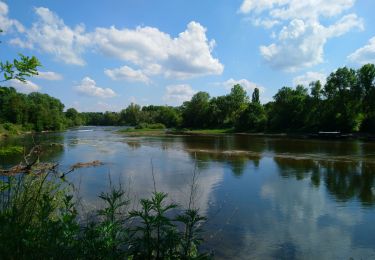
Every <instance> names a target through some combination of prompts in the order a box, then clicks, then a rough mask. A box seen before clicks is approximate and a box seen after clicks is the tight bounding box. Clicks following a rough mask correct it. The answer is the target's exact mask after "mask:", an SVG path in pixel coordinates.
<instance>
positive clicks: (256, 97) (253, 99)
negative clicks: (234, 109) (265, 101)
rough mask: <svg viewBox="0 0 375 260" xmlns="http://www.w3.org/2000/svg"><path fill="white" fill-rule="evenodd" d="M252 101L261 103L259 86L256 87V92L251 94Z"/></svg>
mask: <svg viewBox="0 0 375 260" xmlns="http://www.w3.org/2000/svg"><path fill="white" fill-rule="evenodd" d="M251 102H252V103H260V100H259V89H258V88H255V89H254V92H253V94H252V96H251Z"/></svg>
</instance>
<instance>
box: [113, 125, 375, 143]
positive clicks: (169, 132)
mask: <svg viewBox="0 0 375 260" xmlns="http://www.w3.org/2000/svg"><path fill="white" fill-rule="evenodd" d="M117 133H120V134H125V135H129V136H223V135H244V136H254V137H271V138H282V137H286V138H295V139H320V140H364V141H375V135H374V134H366V133H349V134H344V133H343V134H341V133H335V134H331V135H330V134H327V133H323V134H322V133H249V132H236V131H235V130H234V129H232V128H225V129H150V128H140V129H137V128H126V129H122V130H119V131H117Z"/></svg>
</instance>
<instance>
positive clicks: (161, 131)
mask: <svg viewBox="0 0 375 260" xmlns="http://www.w3.org/2000/svg"><path fill="white" fill-rule="evenodd" d="M117 133H120V134H126V135H131V136H139V135H157V136H163V135H165V134H166V131H165V130H164V129H151V128H141V129H135V128H126V129H122V130H119V131H117Z"/></svg>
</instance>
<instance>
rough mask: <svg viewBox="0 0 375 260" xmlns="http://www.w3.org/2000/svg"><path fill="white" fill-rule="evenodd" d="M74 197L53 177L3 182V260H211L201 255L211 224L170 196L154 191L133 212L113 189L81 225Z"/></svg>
mask: <svg viewBox="0 0 375 260" xmlns="http://www.w3.org/2000/svg"><path fill="white" fill-rule="evenodd" d="M70 192H71V189H70V188H69V186H67V185H66V183H65V182H64V181H63V180H62V179H60V178H59V177H58V176H57V175H54V174H52V173H42V174H34V173H30V174H28V175H23V174H20V175H18V176H16V177H8V178H3V179H2V180H0V255H1V256H2V259H207V258H208V255H206V254H202V253H200V252H199V250H198V247H199V245H200V244H201V243H202V242H203V240H202V238H201V232H202V230H201V228H200V225H201V223H202V222H203V221H205V220H206V219H205V218H204V217H202V216H200V215H199V213H198V210H197V209H188V210H185V211H182V210H181V209H179V208H178V206H177V205H176V204H173V203H167V194H166V193H162V192H156V191H155V192H154V193H153V194H152V197H151V198H150V199H142V200H141V201H140V206H141V207H140V209H139V210H132V211H129V210H128V205H129V199H128V198H127V196H126V194H125V192H124V191H123V189H122V188H121V187H118V188H116V187H113V186H112V187H111V190H110V191H109V192H107V193H101V194H100V195H99V199H100V200H101V201H102V202H103V207H102V208H101V209H99V210H97V211H96V212H93V214H92V218H90V219H86V220H82V218H81V217H80V216H79V215H78V211H77V209H76V205H77V204H76V202H75V199H74V197H73V196H72V195H69V193H70ZM176 212H177V213H176ZM178 212H180V213H178ZM174 216H176V217H174Z"/></svg>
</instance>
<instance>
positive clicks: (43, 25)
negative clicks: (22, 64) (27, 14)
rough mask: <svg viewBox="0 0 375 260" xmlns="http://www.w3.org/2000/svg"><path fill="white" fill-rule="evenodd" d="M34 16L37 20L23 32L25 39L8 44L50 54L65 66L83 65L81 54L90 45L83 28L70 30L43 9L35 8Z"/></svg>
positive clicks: (78, 26) (81, 26)
mask: <svg viewBox="0 0 375 260" xmlns="http://www.w3.org/2000/svg"><path fill="white" fill-rule="evenodd" d="M35 14H36V15H37V17H38V20H37V22H35V23H33V25H32V27H31V28H30V29H28V30H27V31H26V32H25V38H26V39H25V40H22V39H20V38H14V39H13V40H11V41H10V43H12V44H15V45H18V46H20V47H23V48H31V49H38V50H40V51H42V52H45V53H49V54H52V55H53V56H54V57H55V58H56V59H57V60H59V61H62V62H64V63H67V64H75V65H84V64H85V61H84V60H83V58H82V54H83V52H84V51H85V48H86V47H87V46H89V45H90V44H91V41H90V37H89V36H88V35H87V34H85V27H84V26H83V25H77V26H76V27H75V28H71V27H69V26H67V25H65V23H64V21H63V20H62V19H60V18H59V17H58V16H57V15H56V14H55V13H53V12H52V11H51V10H49V9H48V8H45V7H38V8H35Z"/></svg>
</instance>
